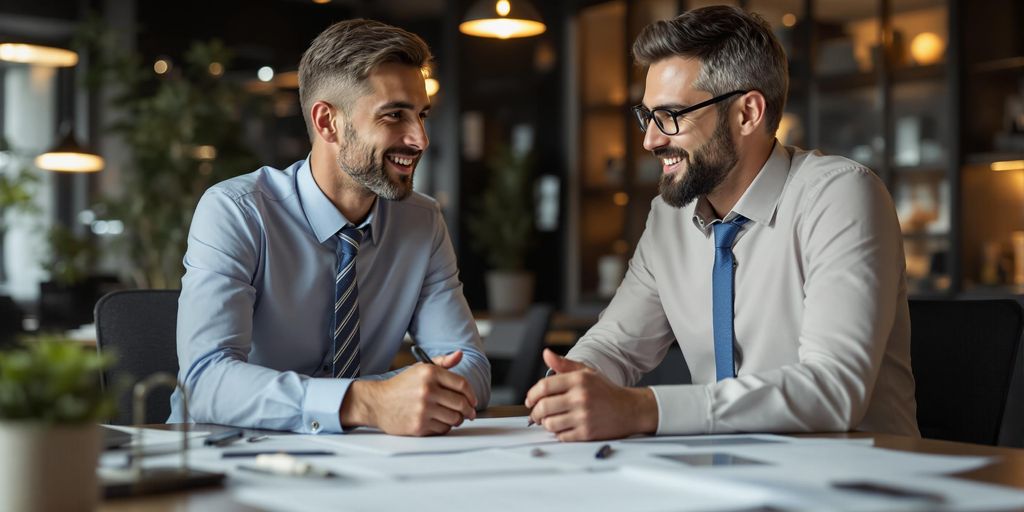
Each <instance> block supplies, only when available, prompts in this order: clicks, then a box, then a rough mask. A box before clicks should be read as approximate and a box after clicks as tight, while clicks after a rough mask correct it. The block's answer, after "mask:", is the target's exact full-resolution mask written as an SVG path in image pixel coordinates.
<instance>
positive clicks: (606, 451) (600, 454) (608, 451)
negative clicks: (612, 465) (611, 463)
mask: <svg viewBox="0 0 1024 512" xmlns="http://www.w3.org/2000/svg"><path fill="white" fill-rule="evenodd" d="M611 456H612V445H610V444H606V445H604V446H602V447H600V448H598V449H597V453H595V454H594V458H595V459H607V458H608V457H611Z"/></svg>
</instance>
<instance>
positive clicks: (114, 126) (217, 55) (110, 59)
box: [76, 19, 272, 288]
mask: <svg viewBox="0 0 1024 512" xmlns="http://www.w3.org/2000/svg"><path fill="white" fill-rule="evenodd" d="M76 46H77V47H78V48H79V50H80V51H81V52H82V53H83V54H86V55H90V56H91V60H90V63H89V72H88V73H87V74H86V77H85V78H86V85H87V86H89V88H90V89H91V90H100V89H101V88H102V89H104V90H105V91H107V92H108V93H109V94H110V96H112V98H111V100H110V101H109V102H107V103H106V104H105V109H106V111H107V112H109V114H110V115H111V118H112V119H116V121H114V122H113V123H111V124H109V125H108V126H107V127H106V129H107V131H108V132H109V133H111V134H113V135H115V136H116V137H118V139H119V140H120V141H121V142H123V143H124V144H125V145H126V147H127V148H128V150H129V155H130V156H129V158H128V159H127V161H125V162H124V165H123V167H122V168H121V186H122V190H121V192H120V193H119V194H117V195H112V196H110V197H107V198H106V201H104V202H103V203H102V204H101V205H98V208H97V210H98V211H99V213H100V214H101V215H103V216H104V217H105V218H108V219H116V220H120V221H122V222H123V223H124V234H123V235H120V237H119V239H118V242H120V243H121V248H122V249H123V250H124V251H125V252H126V256H127V257H126V258H125V261H127V262H130V263H129V266H128V268H127V271H128V272H129V273H130V275H131V279H132V281H133V282H134V284H135V285H136V286H138V287H140V288H180V287H181V276H182V274H183V273H184V268H183V267H182V263H181V261H182V257H183V256H184V254H185V247H186V245H187V237H188V228H189V224H190V223H191V221H192V213H193V212H194V211H195V207H196V204H197V203H198V202H199V198H200V197H201V196H202V195H203V192H205V191H206V189H207V188H209V187H210V186H211V185H213V184H215V183H217V182H218V181H221V180H224V179H226V178H230V177H233V176H236V175H238V174H240V173H242V172H248V171H250V170H253V169H256V168H257V167H258V166H259V162H258V160H257V159H256V157H255V155H254V154H253V152H252V151H251V150H250V149H249V147H248V146H247V145H246V143H245V137H246V135H245V134H246V130H244V129H243V128H244V125H243V114H248V115H252V116H254V117H256V118H258V119H266V118H267V117H269V116H270V113H271V112H272V110H271V108H270V105H271V104H270V99H269V98H270V97H269V96H261V95H257V94H252V93H250V92H248V91H246V90H245V89H244V88H243V87H242V85H241V84H238V83H236V82H235V81H233V80H229V79H227V78H226V77H225V73H224V72H225V70H228V69H230V63H231V57H232V52H231V51H230V50H229V49H228V48H227V47H226V46H224V44H223V43H221V42H219V41H216V40H214V41H210V42H193V43H191V46H190V48H189V49H188V51H187V52H186V53H185V54H184V55H183V58H182V59H181V60H180V61H177V62H174V63H173V65H172V64H167V66H168V67H167V69H166V71H165V72H164V73H162V74H157V73H154V72H153V67H152V64H150V63H149V62H147V61H146V60H145V59H144V58H143V57H142V55H141V54H139V53H137V52H133V51H129V50H126V49H125V47H124V46H123V45H121V44H119V39H118V35H117V34H116V33H115V32H114V31H113V30H111V29H110V28H109V27H107V26H105V25H104V23H103V22H102V21H101V20H99V19H91V20H89V22H87V23H84V24H82V28H81V30H80V32H79V34H78V37H77V40H76Z"/></svg>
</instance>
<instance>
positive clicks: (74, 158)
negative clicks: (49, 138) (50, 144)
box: [35, 129, 104, 172]
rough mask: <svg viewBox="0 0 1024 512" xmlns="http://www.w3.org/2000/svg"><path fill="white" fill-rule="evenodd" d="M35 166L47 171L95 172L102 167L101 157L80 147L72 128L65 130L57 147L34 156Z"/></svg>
mask: <svg viewBox="0 0 1024 512" xmlns="http://www.w3.org/2000/svg"><path fill="white" fill-rule="evenodd" d="M35 164H36V167H38V168H40V169H46V170H47V171H60V172H96V171H99V170H102V169H103V165H104V162H103V157H101V156H99V155H97V154H96V153H93V152H92V151H89V150H86V149H84V148H82V146H81V145H79V144H78V141H77V140H75V134H74V131H73V130H70V129H69V130H66V131H65V134H64V137H63V138H62V139H61V141H60V144H57V147H55V148H53V149H51V150H50V151H47V152H46V153H43V154H41V155H39V156H37V157H36V160H35Z"/></svg>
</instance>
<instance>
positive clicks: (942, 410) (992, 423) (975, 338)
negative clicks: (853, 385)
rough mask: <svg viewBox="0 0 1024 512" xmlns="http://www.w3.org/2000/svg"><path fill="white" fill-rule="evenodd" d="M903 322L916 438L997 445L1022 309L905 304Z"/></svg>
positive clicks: (991, 304) (968, 303)
mask: <svg viewBox="0 0 1024 512" xmlns="http://www.w3.org/2000/svg"><path fill="white" fill-rule="evenodd" d="M910 325H911V335H910V351H911V366H912V368H913V371H914V380H915V381H916V390H915V395H916V397H917V422H918V426H919V428H920V429H921V435H922V436H924V437H927V438H932V439H944V440H948V441H962V442H969V443H979V444H987V445H996V444H997V443H998V440H999V428H1000V425H1001V424H1002V421H1003V412H1004V410H1005V407H1006V397H1007V394H1008V392H1009V389H1010V379H1011V377H1012V375H1013V370H1014V365H1015V362H1016V360H1017V357H1016V356H1017V348H1018V346H1019V345H1020V339H1021V329H1022V327H1024V313H1022V311H1021V306H1020V305H1019V304H1018V303H1017V302H1016V301H1014V300H949V301H944V300H912V301H910Z"/></svg>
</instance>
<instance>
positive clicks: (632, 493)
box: [235, 470, 766, 512]
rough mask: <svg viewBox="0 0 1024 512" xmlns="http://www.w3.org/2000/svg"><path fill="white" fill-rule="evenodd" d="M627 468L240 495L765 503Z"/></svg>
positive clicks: (368, 502) (401, 502)
mask: <svg viewBox="0 0 1024 512" xmlns="http://www.w3.org/2000/svg"><path fill="white" fill-rule="evenodd" d="M651 480H652V479H650V478H648V475H642V474H635V473H634V472H632V471H630V470H618V471H606V472H589V473H587V472H578V473H566V474H561V475H558V477H557V478H553V477H552V476H551V475H549V474H539V475H520V476H505V477H502V478H481V479H475V480H468V481H462V480H452V481H449V482H448V483H447V485H445V484H439V483H438V482H437V481H430V480H426V481H408V482H401V483H376V484H365V483H353V482H348V483H339V484H336V485H333V486H331V487H329V488H328V487H318V488H315V489H310V488H305V489H301V490H295V489H292V488H290V487H288V486H286V485H281V486H279V487H262V488H254V487H247V488H242V489H239V490H238V491H237V492H236V494H235V496H236V498H237V499H238V500H239V501H241V502H242V503H245V504H248V505H252V506H258V507H260V508H265V509H269V510H274V511H303V512H305V511H308V510H341V509H344V510H346V511H350V512H361V511H378V510H415V511H417V512H435V511H437V512H441V511H444V512H450V511H452V510H487V511H489V512H502V511H510V512H513V511H514V512H523V511H529V512H566V511H567V510H616V511H620V510H621V511H626V510H628V511H630V512H648V511H650V512H662V511H664V512H668V511H687V510H703V511H714V510H738V509H744V508H750V507H756V506H759V505H760V504H762V503H764V502H765V500H766V495H765V494H764V493H763V492H762V491H760V490H750V491H748V490H747V488H746V487H744V486H737V485H733V484H730V483H728V482H725V481H717V480H708V479H703V478H699V477H694V478H692V479H689V480H687V481H684V482H679V481H671V482H669V483H666V482H664V481H658V480H657V479H653V480H654V481H651Z"/></svg>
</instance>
